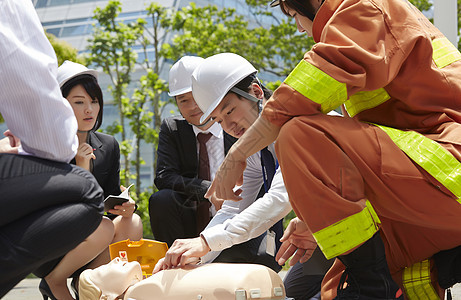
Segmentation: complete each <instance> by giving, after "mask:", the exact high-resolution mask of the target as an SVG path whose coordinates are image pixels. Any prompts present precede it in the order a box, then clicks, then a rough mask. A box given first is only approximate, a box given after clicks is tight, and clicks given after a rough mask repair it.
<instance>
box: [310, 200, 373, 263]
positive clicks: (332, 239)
mask: <svg viewBox="0 0 461 300" xmlns="http://www.w3.org/2000/svg"><path fill="white" fill-rule="evenodd" d="M380 223H381V222H380V220H379V218H378V215H377V214H376V212H375V210H374V209H373V206H371V203H370V202H369V201H368V200H367V201H366V206H365V207H364V208H363V210H362V211H361V212H358V213H356V214H354V215H352V216H349V217H347V218H345V219H342V220H341V221H339V222H336V223H335V224H332V225H330V226H328V227H325V228H323V229H321V230H319V231H317V232H315V233H314V234H313V236H314V238H315V240H316V241H317V244H318V245H319V247H320V250H322V252H323V254H324V255H325V257H326V258H327V259H330V258H333V257H336V256H338V255H341V254H343V253H344V252H346V251H349V250H351V249H353V248H355V247H357V246H358V245H360V244H362V243H363V242H365V241H367V240H368V239H370V238H371V237H372V236H373V235H374V234H375V233H376V232H377V231H378V229H379V224H380Z"/></svg>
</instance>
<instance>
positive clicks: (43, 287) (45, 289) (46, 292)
mask: <svg viewBox="0 0 461 300" xmlns="http://www.w3.org/2000/svg"><path fill="white" fill-rule="evenodd" d="M38 290H39V291H40V293H41V294H42V297H43V300H47V299H48V298H50V299H51V300H57V299H56V297H55V296H53V293H52V292H51V289H50V287H49V286H48V283H46V280H45V279H42V280H40V284H39V286H38Z"/></svg>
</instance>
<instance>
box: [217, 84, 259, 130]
mask: <svg viewBox="0 0 461 300" xmlns="http://www.w3.org/2000/svg"><path fill="white" fill-rule="evenodd" d="M254 86H255V87H254V88H253V90H252V91H250V94H252V95H253V96H255V97H257V98H259V99H260V98H262V90H260V93H259V92H256V93H258V94H259V96H257V95H256V93H255V89H256V90H257V88H256V86H257V87H258V88H259V86H258V85H257V84H255V85H254ZM259 89H260V88H259ZM211 118H212V119H213V120H214V121H216V122H218V123H219V124H221V127H222V129H223V130H224V131H225V132H227V133H228V134H230V135H232V136H233V137H236V138H239V137H241V136H242V135H243V134H244V133H245V131H246V130H247V129H248V128H249V127H250V126H251V125H252V124H253V123H254V122H255V121H256V119H257V118H258V104H257V103H256V102H253V101H250V100H248V99H245V98H243V97H239V96H237V95H236V94H234V93H229V94H227V95H226V96H225V97H224V98H223V100H222V101H221V103H220V104H219V105H218V107H216V109H215V110H214V111H213V112H212V113H211Z"/></svg>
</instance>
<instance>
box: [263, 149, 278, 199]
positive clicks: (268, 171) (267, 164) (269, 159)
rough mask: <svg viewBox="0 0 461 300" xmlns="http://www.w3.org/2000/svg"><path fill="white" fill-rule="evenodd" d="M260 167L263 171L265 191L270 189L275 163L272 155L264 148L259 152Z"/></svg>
mask: <svg viewBox="0 0 461 300" xmlns="http://www.w3.org/2000/svg"><path fill="white" fill-rule="evenodd" d="M261 166H262V169H263V176H264V190H265V191H266V193H267V191H268V190H269V188H270V187H271V184H272V179H273V178H274V175H275V162H274V157H273V156H272V153H271V152H270V151H269V149H267V147H266V148H264V149H262V150H261Z"/></svg>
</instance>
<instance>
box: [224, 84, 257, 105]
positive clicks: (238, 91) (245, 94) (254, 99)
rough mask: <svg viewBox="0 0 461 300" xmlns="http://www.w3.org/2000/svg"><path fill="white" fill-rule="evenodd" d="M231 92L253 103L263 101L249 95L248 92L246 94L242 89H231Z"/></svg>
mask: <svg viewBox="0 0 461 300" xmlns="http://www.w3.org/2000/svg"><path fill="white" fill-rule="evenodd" d="M229 91H231V92H234V93H236V94H238V95H240V96H242V97H243V98H245V99H248V100H250V101H253V102H259V101H261V99H258V98H256V97H255V96H253V95H251V94H248V93H247V92H244V91H242V90H241V89H238V88H236V87H235V86H233V87H231V89H230V90H229Z"/></svg>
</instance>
